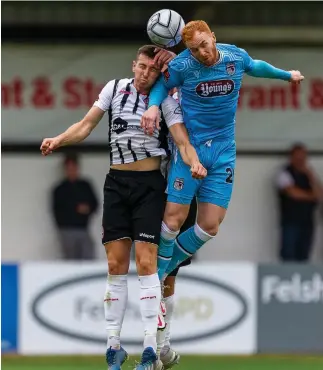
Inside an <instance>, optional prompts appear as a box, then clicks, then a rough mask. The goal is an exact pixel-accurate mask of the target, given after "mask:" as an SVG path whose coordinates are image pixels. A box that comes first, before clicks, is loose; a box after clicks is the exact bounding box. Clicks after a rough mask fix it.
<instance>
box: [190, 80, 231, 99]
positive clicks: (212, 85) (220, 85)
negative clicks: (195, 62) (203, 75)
mask: <svg viewBox="0 0 323 370" xmlns="http://www.w3.org/2000/svg"><path fill="white" fill-rule="evenodd" d="M233 90H234V82H233V81H232V80H213V81H204V82H200V83H199V84H198V85H197V86H196V88H195V91H196V93H197V95H199V96H201V97H202V98H213V97H216V96H224V95H229V94H231V93H232V91H233Z"/></svg>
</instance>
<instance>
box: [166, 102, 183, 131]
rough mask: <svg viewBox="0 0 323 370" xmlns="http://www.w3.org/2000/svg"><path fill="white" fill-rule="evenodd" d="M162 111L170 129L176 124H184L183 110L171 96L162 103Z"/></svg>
mask: <svg viewBox="0 0 323 370" xmlns="http://www.w3.org/2000/svg"><path fill="white" fill-rule="evenodd" d="M161 109H162V112H163V115H164V117H165V121H166V124H167V127H168V128H169V127H171V126H173V125H174V124H175V123H183V122H184V120H183V114H182V109H181V107H180V105H179V104H178V103H177V101H176V100H175V99H174V98H172V97H171V96H168V97H167V98H166V99H165V100H164V101H163V102H162V105H161Z"/></svg>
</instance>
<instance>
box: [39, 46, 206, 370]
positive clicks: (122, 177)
mask: <svg viewBox="0 0 323 370" xmlns="http://www.w3.org/2000/svg"><path fill="white" fill-rule="evenodd" d="M154 49H155V47H154V46H151V45H145V46H143V47H141V48H140V49H139V50H138V52H137V55H136V59H135V60H134V61H133V69H132V70H133V73H134V78H124V79H120V80H119V79H115V80H111V81H109V82H108V83H107V84H106V86H105V87H104V88H103V90H102V91H101V93H100V95H99V97H98V99H97V101H96V102H95V103H94V106H93V107H92V108H91V109H90V111H89V112H88V113H87V114H86V116H85V117H84V118H83V119H82V120H81V121H79V122H77V123H75V124H74V125H72V126H71V127H69V128H68V129H67V130H66V131H65V132H64V133H62V134H61V135H58V136H57V137H54V138H46V139H44V140H43V142H42V145H41V151H42V154H43V155H45V156H46V155H48V154H51V153H52V152H53V151H54V150H56V149H57V148H59V147H60V146H63V145H71V144H75V143H78V142H81V141H83V140H84V139H85V138H86V137H87V136H88V135H90V133H91V132H92V130H93V129H94V128H95V127H96V126H97V125H98V123H99V122H100V121H101V119H102V118H103V116H104V114H105V113H106V112H107V113H108V115H107V119H108V123H109V146H110V166H111V168H110V172H109V173H108V174H107V176H106V181H105V185H104V207H103V236H102V243H103V245H104V246H105V249H106V254H107V259H108V268H109V273H108V279H107V286H106V293H105V298H104V310H105V318H106V322H107V336H108V341H107V347H108V348H107V351H106V359H107V363H108V369H109V370H120V368H121V365H122V364H123V363H124V361H125V360H126V358H127V353H126V351H125V350H124V349H123V348H122V347H121V344H120V332H121V327H122V323H123V318H124V315H125V310H126V305H127V300H128V287H127V274H128V270H129V262H130V249H131V245H132V242H133V241H134V242H135V247H136V264H137V272H138V275H139V281H140V297H138V298H139V307H140V312H141V316H142V321H143V326H144V351H143V353H142V356H141V361H140V363H139V364H138V365H137V366H136V369H137V370H145V369H147V370H148V369H152V368H153V369H156V370H161V369H162V368H163V364H162V363H161V361H160V360H159V358H158V356H157V341H156V335H157V322H159V321H160V320H157V319H158V314H159V307H160V298H161V289H160V281H159V278H158V274H157V247H158V243H159V239H160V225H161V221H162V218H163V212H164V201H165V195H164V192H165V180H164V178H163V176H162V174H161V172H160V164H161V157H162V156H165V155H166V153H167V152H168V147H167V144H168V143H167V134H168V129H169V131H170V133H171V134H172V136H173V139H174V142H175V143H176V145H177V147H178V149H179V152H180V153H181V155H182V156H183V158H184V160H185V163H187V164H188V165H189V166H190V169H191V176H192V177H194V178H197V179H199V178H202V177H205V176H206V170H205V169H204V167H203V166H202V165H201V163H200V161H199V158H198V156H197V153H196V151H195V149H194V148H193V146H192V145H191V144H190V142H189V138H188V134H187V131H186V129H185V126H184V124H183V116H182V112H181V109H180V107H179V105H178V103H177V102H176V101H175V100H174V99H173V98H171V97H168V98H167V99H165V100H164V101H163V102H162V104H161V106H160V109H161V113H162V119H161V130H160V131H159V130H155V131H154V133H153V134H152V135H147V134H146V133H145V132H144V130H143V129H142V128H141V124H140V120H141V117H142V115H143V113H144V112H145V110H146V109H147V104H148V94H149V91H150V89H151V87H152V85H153V84H154V82H155V81H156V79H157V78H158V77H159V75H160V69H159V68H158V67H157V66H156V65H155V63H154V57H155V54H156V52H155V51H154Z"/></svg>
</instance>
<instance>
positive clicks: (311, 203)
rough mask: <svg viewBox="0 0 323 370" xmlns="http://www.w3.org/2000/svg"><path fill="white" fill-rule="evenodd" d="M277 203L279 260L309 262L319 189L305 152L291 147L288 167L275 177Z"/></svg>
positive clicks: (322, 190)
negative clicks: (278, 205) (278, 210)
mask: <svg viewBox="0 0 323 370" xmlns="http://www.w3.org/2000/svg"><path fill="white" fill-rule="evenodd" d="M276 187H277V191H278V197H279V203H280V227H281V236H280V243H281V244H280V259H281V260H282V261H284V262H292V261H294V262H295V261H296V262H304V261H308V259H309V258H310V254H311V250H312V244H313V237H314V232H315V210H316V208H317V205H318V203H319V201H321V200H322V197H323V187H322V184H321V183H320V181H319V179H318V177H317V175H316V174H315V173H314V171H313V169H312V168H311V167H310V165H309V163H308V154H307V148H306V147H305V146H304V145H303V144H301V143H297V144H294V145H293V146H292V148H291V150H290V154H289V163H288V164H287V165H285V166H284V167H283V168H282V169H281V170H280V171H279V172H278V174H277V177H276Z"/></svg>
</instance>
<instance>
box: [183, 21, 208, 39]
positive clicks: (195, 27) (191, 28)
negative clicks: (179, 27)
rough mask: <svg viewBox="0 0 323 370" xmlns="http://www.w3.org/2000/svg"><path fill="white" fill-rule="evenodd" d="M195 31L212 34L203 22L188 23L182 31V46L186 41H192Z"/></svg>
mask: <svg viewBox="0 0 323 370" xmlns="http://www.w3.org/2000/svg"><path fill="white" fill-rule="evenodd" d="M196 31H198V32H206V33H209V34H212V31H211V29H210V27H209V26H208V24H207V23H206V22H204V21H191V22H188V23H187V24H186V26H185V27H184V28H183V31H182V40H183V42H184V44H186V42H187V41H190V40H192V38H193V36H194V34H195V32H196Z"/></svg>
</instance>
